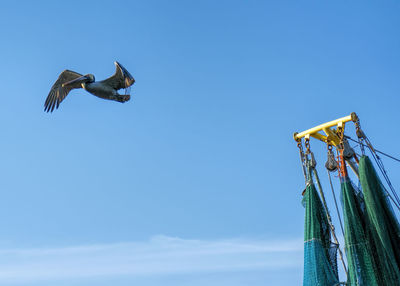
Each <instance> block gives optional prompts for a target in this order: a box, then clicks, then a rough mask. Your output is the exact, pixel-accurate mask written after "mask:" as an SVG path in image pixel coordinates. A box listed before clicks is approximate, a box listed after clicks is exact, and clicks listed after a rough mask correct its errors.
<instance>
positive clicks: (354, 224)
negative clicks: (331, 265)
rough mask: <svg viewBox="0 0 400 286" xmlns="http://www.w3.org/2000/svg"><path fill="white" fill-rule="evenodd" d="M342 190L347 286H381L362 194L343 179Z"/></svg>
mask: <svg viewBox="0 0 400 286" xmlns="http://www.w3.org/2000/svg"><path fill="white" fill-rule="evenodd" d="M341 189H342V204H343V216H344V232H345V245H346V246H345V252H346V257H347V265H348V275H347V285H350V286H357V285H363V286H364V285H365V286H369V285H371V286H372V285H379V283H378V276H377V275H378V273H377V271H376V267H375V263H374V261H373V256H372V250H371V247H370V245H369V239H368V234H367V233H366V232H365V225H366V217H365V208H364V207H365V206H364V201H363V198H362V194H361V193H360V192H359V191H356V190H355V189H354V188H353V186H352V184H351V182H350V180H349V179H348V178H344V179H342V182H341Z"/></svg>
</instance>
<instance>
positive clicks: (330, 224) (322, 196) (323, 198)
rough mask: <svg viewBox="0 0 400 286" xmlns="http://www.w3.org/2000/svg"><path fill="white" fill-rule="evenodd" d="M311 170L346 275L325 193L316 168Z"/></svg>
mask: <svg viewBox="0 0 400 286" xmlns="http://www.w3.org/2000/svg"><path fill="white" fill-rule="evenodd" d="M312 171H313V173H314V176H315V181H316V182H317V186H318V191H319V193H320V195H321V199H322V203H323V205H324V208H325V212H326V217H327V219H328V224H329V226H330V228H331V230H332V237H333V240H334V241H335V243H336V244H337V246H338V252H339V257H340V260H341V261H342V264H343V269H344V272H345V273H346V276H347V267H346V263H345V262H344V257H343V253H342V250H341V249H340V243H339V240H338V239H337V237H336V232H335V226H334V225H333V223H332V218H331V215H330V214H329V209H328V205H327V204H326V200H325V195H324V192H323V190H322V186H321V182H320V181H319V177H318V173H317V170H316V169H315V168H312ZM335 201H336V199H335ZM340 224H342V223H341V222H340ZM342 230H343V228H342ZM343 233H344V232H343Z"/></svg>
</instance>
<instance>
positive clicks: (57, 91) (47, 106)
mask: <svg viewBox="0 0 400 286" xmlns="http://www.w3.org/2000/svg"><path fill="white" fill-rule="evenodd" d="M81 76H82V75H81V74H79V73H77V72H73V71H70V70H65V71H63V72H62V73H61V74H60V75H59V77H58V79H57V81H56V82H55V83H54V84H53V86H52V87H51V90H50V92H49V95H48V96H47V98H46V101H45V103H44V111H46V112H49V111H50V112H53V110H54V108H58V106H59V105H60V103H61V101H63V100H64V98H65V97H66V96H67V95H68V93H69V92H70V91H71V90H72V89H74V88H81V87H82V86H81V84H80V83H79V82H77V83H75V84H68V85H67V86H63V84H64V83H67V82H69V81H72V80H74V79H77V78H79V77H81Z"/></svg>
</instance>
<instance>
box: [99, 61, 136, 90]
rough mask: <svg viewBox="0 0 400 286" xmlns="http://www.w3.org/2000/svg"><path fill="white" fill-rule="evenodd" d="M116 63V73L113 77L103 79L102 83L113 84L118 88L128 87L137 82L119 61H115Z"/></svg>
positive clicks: (112, 85)
mask: <svg viewBox="0 0 400 286" xmlns="http://www.w3.org/2000/svg"><path fill="white" fill-rule="evenodd" d="M114 64H115V73H114V74H113V75H112V76H111V77H109V78H107V79H105V80H102V81H101V82H100V83H102V84H104V85H108V86H111V87H112V88H114V89H116V90H118V89H121V88H128V87H130V86H131V85H132V84H134V83H135V79H134V78H133V76H132V75H131V74H130V73H129V72H128V71H127V70H126V69H125V68H124V67H123V66H122V65H121V64H120V63H119V62H114Z"/></svg>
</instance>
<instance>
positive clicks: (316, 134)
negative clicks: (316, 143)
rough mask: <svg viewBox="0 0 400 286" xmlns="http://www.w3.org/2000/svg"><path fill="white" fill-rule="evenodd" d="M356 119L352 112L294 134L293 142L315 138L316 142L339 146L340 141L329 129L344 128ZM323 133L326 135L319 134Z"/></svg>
mask: <svg viewBox="0 0 400 286" xmlns="http://www.w3.org/2000/svg"><path fill="white" fill-rule="evenodd" d="M356 118H357V115H356V114H355V113H354V112H353V113H352V114H351V115H349V116H345V117H342V118H339V119H336V120H332V121H329V122H326V123H324V124H321V125H318V126H316V127H313V128H310V129H308V130H306V131H303V132H300V133H295V134H294V135H293V138H294V140H296V141H299V140H301V138H310V136H311V137H313V138H316V139H318V140H321V141H324V142H328V141H329V142H330V143H331V144H332V145H335V146H337V145H339V144H340V139H339V137H338V136H337V135H336V129H333V130H332V129H331V128H332V127H341V128H344V125H345V123H346V122H349V121H354V120H355V119H356ZM321 131H323V132H324V133H325V134H326V135H323V134H321V133H320V132H321Z"/></svg>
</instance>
